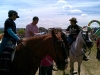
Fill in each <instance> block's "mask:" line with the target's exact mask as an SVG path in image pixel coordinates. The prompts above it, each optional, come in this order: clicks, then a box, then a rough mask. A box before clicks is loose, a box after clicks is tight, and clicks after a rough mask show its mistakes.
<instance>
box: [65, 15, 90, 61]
mask: <svg viewBox="0 0 100 75" xmlns="http://www.w3.org/2000/svg"><path fill="white" fill-rule="evenodd" d="M69 21H70V25H69V26H68V28H67V29H66V33H69V36H68V42H69V45H70V46H71V44H72V43H73V42H74V41H75V40H76V38H77V35H78V34H79V32H80V31H81V28H80V26H79V25H77V22H78V21H77V19H76V18H75V17H72V18H71V19H70V20H69ZM83 60H85V61H87V60H88V58H87V57H86V56H85V55H84V57H83Z"/></svg>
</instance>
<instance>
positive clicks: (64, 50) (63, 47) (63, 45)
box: [53, 40, 68, 68]
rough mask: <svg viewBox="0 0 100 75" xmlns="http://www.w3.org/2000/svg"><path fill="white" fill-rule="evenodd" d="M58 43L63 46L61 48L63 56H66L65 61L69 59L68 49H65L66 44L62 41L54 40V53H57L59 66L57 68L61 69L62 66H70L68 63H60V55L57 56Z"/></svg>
mask: <svg viewBox="0 0 100 75" xmlns="http://www.w3.org/2000/svg"><path fill="white" fill-rule="evenodd" d="M56 43H60V44H61V48H62V50H63V55H64V59H68V56H67V50H66V47H65V44H64V42H63V41H60V40H53V45H54V51H55V55H56V62H57V63H56V64H57V68H59V67H60V64H61V63H62V64H68V61H65V62H64V63H63V62H61V61H60V59H59V57H58V55H57V46H56Z"/></svg>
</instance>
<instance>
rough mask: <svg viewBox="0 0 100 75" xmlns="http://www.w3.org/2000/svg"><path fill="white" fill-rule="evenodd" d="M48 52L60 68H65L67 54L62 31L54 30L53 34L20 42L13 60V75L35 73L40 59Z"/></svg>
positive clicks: (30, 74)
mask: <svg viewBox="0 0 100 75" xmlns="http://www.w3.org/2000/svg"><path fill="white" fill-rule="evenodd" d="M47 54H48V55H49V56H51V57H52V58H53V60H54V61H55V62H56V65H57V68H58V69H59V70H64V69H65V65H66V64H67V62H66V60H67V54H66V49H65V44H64V43H63V40H62V38H61V34H60V33H55V32H54V31H52V34H51V35H43V36H38V37H33V38H30V39H27V40H26V41H24V42H22V44H19V45H18V46H17V47H16V53H15V57H14V60H13V62H12V66H11V75H35V73H36V71H37V70H38V66H39V63H40V61H41V60H42V58H44V57H45V56H46V55H47Z"/></svg>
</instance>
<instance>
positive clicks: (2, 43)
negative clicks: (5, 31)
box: [0, 37, 8, 55]
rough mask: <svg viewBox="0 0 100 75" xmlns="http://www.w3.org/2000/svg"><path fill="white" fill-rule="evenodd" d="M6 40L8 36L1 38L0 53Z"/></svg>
mask: <svg viewBox="0 0 100 75" xmlns="http://www.w3.org/2000/svg"><path fill="white" fill-rule="evenodd" d="M7 40H8V38H5V37H4V38H3V39H2V42H1V44H0V55H1V54H2V52H3V49H4V47H5V45H6V43H7Z"/></svg>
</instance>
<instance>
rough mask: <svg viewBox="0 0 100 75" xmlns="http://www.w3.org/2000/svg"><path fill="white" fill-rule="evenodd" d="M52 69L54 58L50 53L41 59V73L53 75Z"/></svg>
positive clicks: (42, 74) (41, 74) (40, 74)
mask: <svg viewBox="0 0 100 75" xmlns="http://www.w3.org/2000/svg"><path fill="white" fill-rule="evenodd" d="M52 69H53V59H52V58H51V57H50V56H49V55H47V56H46V57H45V58H43V59H42V61H41V64H40V68H39V75H52Z"/></svg>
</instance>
